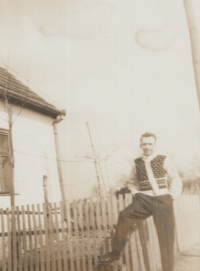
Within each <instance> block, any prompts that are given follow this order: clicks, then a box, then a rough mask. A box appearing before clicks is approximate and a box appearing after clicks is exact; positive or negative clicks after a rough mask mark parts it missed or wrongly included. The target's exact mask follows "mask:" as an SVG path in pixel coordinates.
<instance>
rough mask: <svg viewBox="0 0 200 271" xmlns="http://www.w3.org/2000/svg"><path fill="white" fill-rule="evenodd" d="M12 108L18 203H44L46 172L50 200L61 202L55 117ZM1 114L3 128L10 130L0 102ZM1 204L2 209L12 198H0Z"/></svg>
mask: <svg viewBox="0 0 200 271" xmlns="http://www.w3.org/2000/svg"><path fill="white" fill-rule="evenodd" d="M12 111H13V135H12V140H13V149H14V166H15V167H14V187H15V194H17V195H16V196H15V204H16V205H18V206H19V205H25V204H34V203H43V202H44V189H43V176H44V175H46V176H47V177H48V194H49V201H51V202H58V201H60V200H61V193H60V187H59V178H58V171H57V163H56V151H55V141H54V131H53V126H52V122H53V119H51V118H50V117H47V116H43V115H41V114H39V113H36V112H33V111H30V110H27V109H23V110H22V111H21V113H20V114H19V112H20V107H16V106H13V107H12ZM18 114H19V116H18ZM0 117H1V118H0V128H5V129H8V122H7V121H6V120H7V114H6V113H5V111H4V108H3V105H0ZM0 203H1V208H2V207H3V208H6V207H8V206H9V204H10V197H9V196H2V197H0Z"/></svg>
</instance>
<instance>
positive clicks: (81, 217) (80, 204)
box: [77, 200, 86, 271]
mask: <svg viewBox="0 0 200 271" xmlns="http://www.w3.org/2000/svg"><path fill="white" fill-rule="evenodd" d="M77 206H78V212H79V223H80V224H79V225H80V228H81V229H80V230H81V246H80V247H81V267H82V270H83V271H86V257H85V240H86V238H85V233H84V214H83V202H82V201H80V200H79V201H78V203H77Z"/></svg>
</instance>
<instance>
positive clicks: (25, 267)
mask: <svg viewBox="0 0 200 271" xmlns="http://www.w3.org/2000/svg"><path fill="white" fill-rule="evenodd" d="M22 226H23V249H24V257H23V265H22V266H23V271H26V270H28V260H27V258H28V257H27V238H26V220H25V211H24V206H22Z"/></svg>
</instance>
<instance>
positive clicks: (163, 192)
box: [138, 188, 169, 197]
mask: <svg viewBox="0 0 200 271" xmlns="http://www.w3.org/2000/svg"><path fill="white" fill-rule="evenodd" d="M138 193H142V194H145V195H148V196H154V197H155V196H161V195H166V194H169V190H168V189H167V188H160V189H159V190H158V193H156V194H155V193H154V192H153V190H147V191H138Z"/></svg>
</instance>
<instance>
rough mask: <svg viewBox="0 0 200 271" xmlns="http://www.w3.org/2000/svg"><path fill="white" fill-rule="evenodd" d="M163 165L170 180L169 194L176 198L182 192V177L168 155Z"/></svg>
mask: <svg viewBox="0 0 200 271" xmlns="http://www.w3.org/2000/svg"><path fill="white" fill-rule="evenodd" d="M163 167H164V169H165V170H166V172H167V176H168V180H169V194H170V195H171V196H172V198H173V199H174V200H175V199H176V198H177V197H178V196H180V195H181V193H182V179H181V178H180V176H179V174H178V172H177V170H176V168H175V167H174V165H173V164H172V162H171V160H170V159H169V158H168V157H166V159H165V161H164V165H163Z"/></svg>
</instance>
